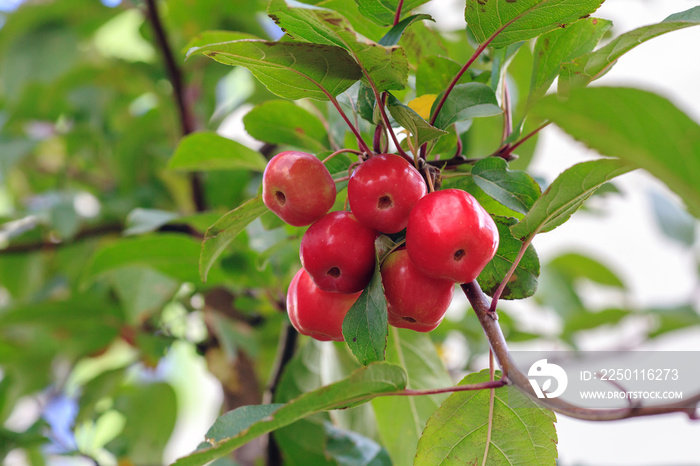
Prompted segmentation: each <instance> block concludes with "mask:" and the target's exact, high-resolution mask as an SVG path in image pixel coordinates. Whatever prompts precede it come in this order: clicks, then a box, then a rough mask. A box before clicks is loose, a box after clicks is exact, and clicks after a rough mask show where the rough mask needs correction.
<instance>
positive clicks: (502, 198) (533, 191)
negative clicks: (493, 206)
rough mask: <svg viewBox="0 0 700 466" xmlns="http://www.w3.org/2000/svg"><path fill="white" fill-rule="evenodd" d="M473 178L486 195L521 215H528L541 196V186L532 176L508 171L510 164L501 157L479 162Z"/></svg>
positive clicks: (473, 172)
mask: <svg viewBox="0 0 700 466" xmlns="http://www.w3.org/2000/svg"><path fill="white" fill-rule="evenodd" d="M472 176H473V177H474V181H475V182H476V184H477V185H478V186H479V187H480V188H481V189H483V190H484V192H486V194H488V195H489V196H491V197H493V198H494V199H496V200H497V201H498V202H500V203H501V204H503V205H504V206H506V207H508V208H509V209H513V210H514V211H516V212H520V213H521V214H526V213H527V212H528V210H530V208H531V207H532V205H533V204H534V203H535V201H536V200H537V198H538V197H540V194H541V191H540V185H538V184H537V182H536V181H535V180H534V179H533V178H532V177H531V176H530V175H528V174H527V173H525V172H522V171H511V170H508V163H507V162H506V161H505V160H503V159H502V158H500V157H486V158H484V159H481V160H479V161H478V162H477V163H476V164H475V165H474V168H472Z"/></svg>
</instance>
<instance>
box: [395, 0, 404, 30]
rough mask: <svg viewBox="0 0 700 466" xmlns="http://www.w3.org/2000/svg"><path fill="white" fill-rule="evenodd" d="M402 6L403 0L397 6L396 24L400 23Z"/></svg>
mask: <svg viewBox="0 0 700 466" xmlns="http://www.w3.org/2000/svg"><path fill="white" fill-rule="evenodd" d="M401 8H403V0H399V5H398V6H397V7H396V15H394V26H396V25H397V24H399V20H400V19H401Z"/></svg>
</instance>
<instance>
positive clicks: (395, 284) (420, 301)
mask: <svg viewBox="0 0 700 466" xmlns="http://www.w3.org/2000/svg"><path fill="white" fill-rule="evenodd" d="M381 271H382V284H383V285H384V294H385V296H386V301H387V309H388V313H389V324H391V325H393V326H394V327H401V328H409V329H411V330H416V331H418V332H429V331H431V330H434V329H435V327H437V326H438V325H439V324H440V322H442V318H443V317H444V316H445V312H446V311H447V308H448V306H449V305H450V303H451V302H452V294H453V293H454V283H452V282H451V281H450V280H443V279H440V278H432V277H428V276H427V275H425V274H423V273H422V272H421V271H420V270H418V269H417V268H416V266H415V265H413V263H412V262H411V260H410V259H409V257H408V253H407V252H406V250H405V249H399V250H398V251H394V252H392V253H391V254H389V255H388V256H387V258H386V259H384V262H383V263H382V268H381Z"/></svg>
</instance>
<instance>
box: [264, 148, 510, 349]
mask: <svg viewBox="0 0 700 466" xmlns="http://www.w3.org/2000/svg"><path fill="white" fill-rule="evenodd" d="M262 196H263V201H264V203H265V205H266V206H267V207H268V208H269V209H270V210H271V211H273V212H274V213H275V214H277V216H279V217H280V218H281V219H282V220H284V221H285V222H286V223H288V224H290V225H294V226H305V225H311V226H310V227H309V228H308V229H307V230H306V232H305V233H304V236H303V238H302V240H301V247H300V254H299V255H300V258H301V263H302V266H303V267H302V268H301V269H300V270H299V272H297V274H296V275H295V276H294V279H293V280H292V282H291V284H290V285H289V290H288V292H287V312H288V313H289V319H290V320H291V322H292V325H294V327H295V328H296V329H297V330H298V331H299V333H301V334H304V335H309V336H311V337H313V338H316V339H317V340H337V341H342V340H343V333H342V323H343V319H344V318H345V315H346V314H347V312H348V310H349V309H350V308H351V307H352V305H353V304H354V303H355V301H357V299H358V298H359V296H360V294H361V292H362V290H363V289H364V288H365V287H366V286H367V285H368V283H369V281H370V279H371V278H372V275H373V273H374V270H375V260H376V255H375V240H376V239H377V237H378V236H379V235H381V234H394V233H399V232H402V231H403V230H404V229H405V230H406V233H405V240H406V241H405V247H401V248H399V249H397V250H395V251H393V252H391V253H390V254H389V255H387V256H386V257H385V258H384V260H383V263H382V264H381V269H380V270H381V278H382V284H383V287H384V294H385V296H386V301H387V310H388V321H389V323H390V324H391V325H393V326H395V327H403V328H410V329H413V330H417V331H420V332H428V331H431V330H433V329H434V328H435V327H437V326H438V324H439V323H440V322H441V321H442V318H443V316H444V315H445V312H446V310H447V308H448V306H449V305H450V302H451V300H452V293H453V291H454V284H455V283H467V282H470V281H472V280H474V279H475V278H476V277H477V276H478V275H479V273H480V272H481V270H482V269H483V268H484V266H485V265H486V264H487V263H488V262H489V261H490V260H491V259H492V258H493V256H494V254H495V253H496V249H497V248H498V230H497V228H496V225H495V224H494V222H493V220H492V219H491V217H490V215H489V214H488V213H487V212H486V211H485V210H484V209H483V207H481V205H480V204H479V203H478V202H477V201H476V200H475V199H474V198H473V197H472V196H471V195H470V194H469V193H467V192H465V191H462V190H459V189H446V190H442V191H435V192H431V193H428V189H427V186H426V182H425V180H424V179H423V177H422V176H421V174H420V173H419V172H418V170H416V169H415V168H414V167H413V166H412V165H411V164H410V163H409V162H408V161H406V159H404V158H403V157H401V156H399V155H394V154H378V155H374V156H371V157H369V158H368V159H367V160H365V161H363V162H362V163H361V164H360V165H359V166H358V167H357V168H356V169H355V170H354V171H353V172H352V174H351V176H350V179H349V181H348V204H349V206H350V210H351V211H350V212H348V211H336V212H329V210H330V209H331V207H332V206H333V204H334V202H335V197H336V187H335V182H334V180H333V178H332V177H331V175H330V173H329V172H328V170H327V169H326V167H325V166H324V165H323V163H322V162H321V161H320V160H319V159H318V158H317V157H315V156H314V155H312V154H307V153H305V152H297V151H287V152H282V153H280V154H277V155H276V156H275V157H273V158H272V160H270V162H269V163H268V165H267V168H266V169H265V173H264V174H263V194H262Z"/></svg>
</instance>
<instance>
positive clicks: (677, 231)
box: [649, 191, 696, 246]
mask: <svg viewBox="0 0 700 466" xmlns="http://www.w3.org/2000/svg"><path fill="white" fill-rule="evenodd" d="M649 196H650V197H651V206H652V210H653V211H654V217H655V218H656V224H657V225H659V228H661V231H663V232H664V234H665V235H666V236H668V237H669V238H671V239H673V240H676V241H678V242H679V243H681V244H683V245H685V246H692V245H693V243H695V222H696V221H695V219H694V218H693V217H692V216H691V215H689V214H688V212H686V211H685V210H684V209H683V208H682V207H681V206H679V205H678V204H677V203H676V202H672V201H671V200H670V199H668V197H666V196H664V195H663V194H661V193H660V192H658V191H651V192H650V194H649Z"/></svg>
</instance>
